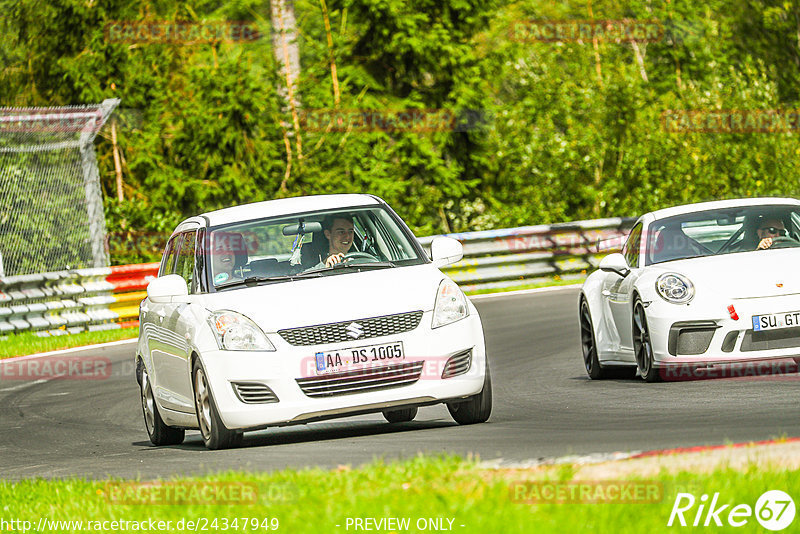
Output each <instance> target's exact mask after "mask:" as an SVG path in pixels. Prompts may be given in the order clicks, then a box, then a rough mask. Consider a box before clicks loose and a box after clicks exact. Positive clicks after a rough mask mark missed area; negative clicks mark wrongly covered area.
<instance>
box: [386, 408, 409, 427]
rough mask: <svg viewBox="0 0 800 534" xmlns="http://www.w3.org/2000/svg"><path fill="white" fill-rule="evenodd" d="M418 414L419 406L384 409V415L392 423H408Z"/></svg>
mask: <svg viewBox="0 0 800 534" xmlns="http://www.w3.org/2000/svg"><path fill="white" fill-rule="evenodd" d="M416 416H417V407H416V406H414V407H412V408H402V409H400V410H384V411H383V417H385V418H386V420H387V421H389V422H390V423H407V422H409V421H413V420H414V418H415V417H416Z"/></svg>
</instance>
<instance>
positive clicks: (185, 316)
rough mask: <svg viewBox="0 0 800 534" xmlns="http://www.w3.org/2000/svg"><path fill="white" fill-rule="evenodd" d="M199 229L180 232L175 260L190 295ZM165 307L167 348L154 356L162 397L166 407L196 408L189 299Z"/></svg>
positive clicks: (176, 270) (183, 410)
mask: <svg viewBox="0 0 800 534" xmlns="http://www.w3.org/2000/svg"><path fill="white" fill-rule="evenodd" d="M196 246H197V231H196V230H191V231H188V232H183V233H182V234H180V248H179V250H178V254H177V258H176V261H175V274H177V275H179V276H180V277H182V278H183V279H184V281H185V282H186V286H187V289H188V292H189V294H190V295H191V294H192V293H193V291H194V285H195V253H196ZM163 306H164V308H163V310H164V320H163V329H164V350H161V351H159V352H158V355H157V356H156V355H154V361H156V360H157V361H158V364H157V365H158V373H159V375H160V381H159V384H158V386H159V387H160V397H161V400H162V402H163V405H164V407H165V408H167V407H168V408H171V409H174V410H178V411H182V412H191V411H193V410H194V403H193V399H192V385H191V377H190V372H189V368H190V357H191V347H190V345H189V341H188V340H189V337H187V333H189V332H188V329H187V325H189V324H192V319H191V317H189V309H188V308H189V300H188V299H187V300H185V301H183V302H171V303H168V304H164V305H163Z"/></svg>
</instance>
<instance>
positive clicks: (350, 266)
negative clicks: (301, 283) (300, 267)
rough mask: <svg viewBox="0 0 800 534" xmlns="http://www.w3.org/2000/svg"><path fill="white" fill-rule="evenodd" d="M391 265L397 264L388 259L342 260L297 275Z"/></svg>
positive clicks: (383, 267) (384, 267) (380, 267)
mask: <svg viewBox="0 0 800 534" xmlns="http://www.w3.org/2000/svg"><path fill="white" fill-rule="evenodd" d="M392 267H397V265H395V264H394V263H392V262H390V261H373V262H369V263H350V262H343V263H337V264H335V265H331V266H330V267H325V266H323V267H317V268H315V269H310V270H308V271H305V272H303V273H300V275H299V276H303V275H307V274H308V275H313V274H319V273H324V272H330V271H339V270H342V269H362V268H367V269H389V268H392Z"/></svg>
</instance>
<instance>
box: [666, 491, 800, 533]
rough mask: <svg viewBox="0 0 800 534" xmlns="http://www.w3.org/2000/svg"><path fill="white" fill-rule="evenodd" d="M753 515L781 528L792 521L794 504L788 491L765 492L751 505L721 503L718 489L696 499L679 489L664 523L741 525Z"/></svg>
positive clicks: (770, 526)
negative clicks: (710, 495) (680, 491)
mask: <svg viewBox="0 0 800 534" xmlns="http://www.w3.org/2000/svg"><path fill="white" fill-rule="evenodd" d="M753 516H755V519H756V521H758V522H759V524H760V525H761V526H762V527H764V528H765V529H767V530H773V531H778V530H783V529H785V528H786V527H788V526H789V525H791V524H792V521H794V516H795V505H794V501H793V500H792V498H791V497H790V496H789V494H787V493H785V492H783V491H780V490H770V491H766V492H764V493H763V494H762V495H761V496H760V497H759V498H758V500H757V501H756V504H755V506H754V507H751V506H750V505H749V504H736V505H733V504H731V503H726V504H722V502H721V500H720V496H719V492H717V493H714V495H713V496H712V497H711V500H710V501H709V496H708V495H706V494H703V495H701V496H700V498H699V499H696V498H695V496H694V495H692V494H691V493H678V495H677V496H676V497H675V502H674V503H673V505H672V512H670V514H669V521H667V526H668V527H671V526H673V525H675V526H678V525H680V526H682V527H685V526H687V525H689V524H691V525H692V526H693V527H700V526H703V527H709V526H717V527H721V526H723V525H724V524H726V523H727V525H729V526H732V527H743V526H745V525H746V524H747V523H748V522H749V521H750V520H751V519H752V518H753Z"/></svg>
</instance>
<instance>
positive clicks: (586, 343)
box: [580, 299, 608, 380]
mask: <svg viewBox="0 0 800 534" xmlns="http://www.w3.org/2000/svg"><path fill="white" fill-rule="evenodd" d="M580 323H581V349H582V351H583V365H584V367H586V374H588V375H589V378H591V379H592V380H598V379H601V378H606V376H607V375H608V373H607V372H606V370H605V369H603V367H602V366H601V365H600V360H599V359H598V358H597V341H596V340H595V337H594V326H593V323H592V314H591V312H590V311H589V303H588V302H586V299H581V317H580Z"/></svg>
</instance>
